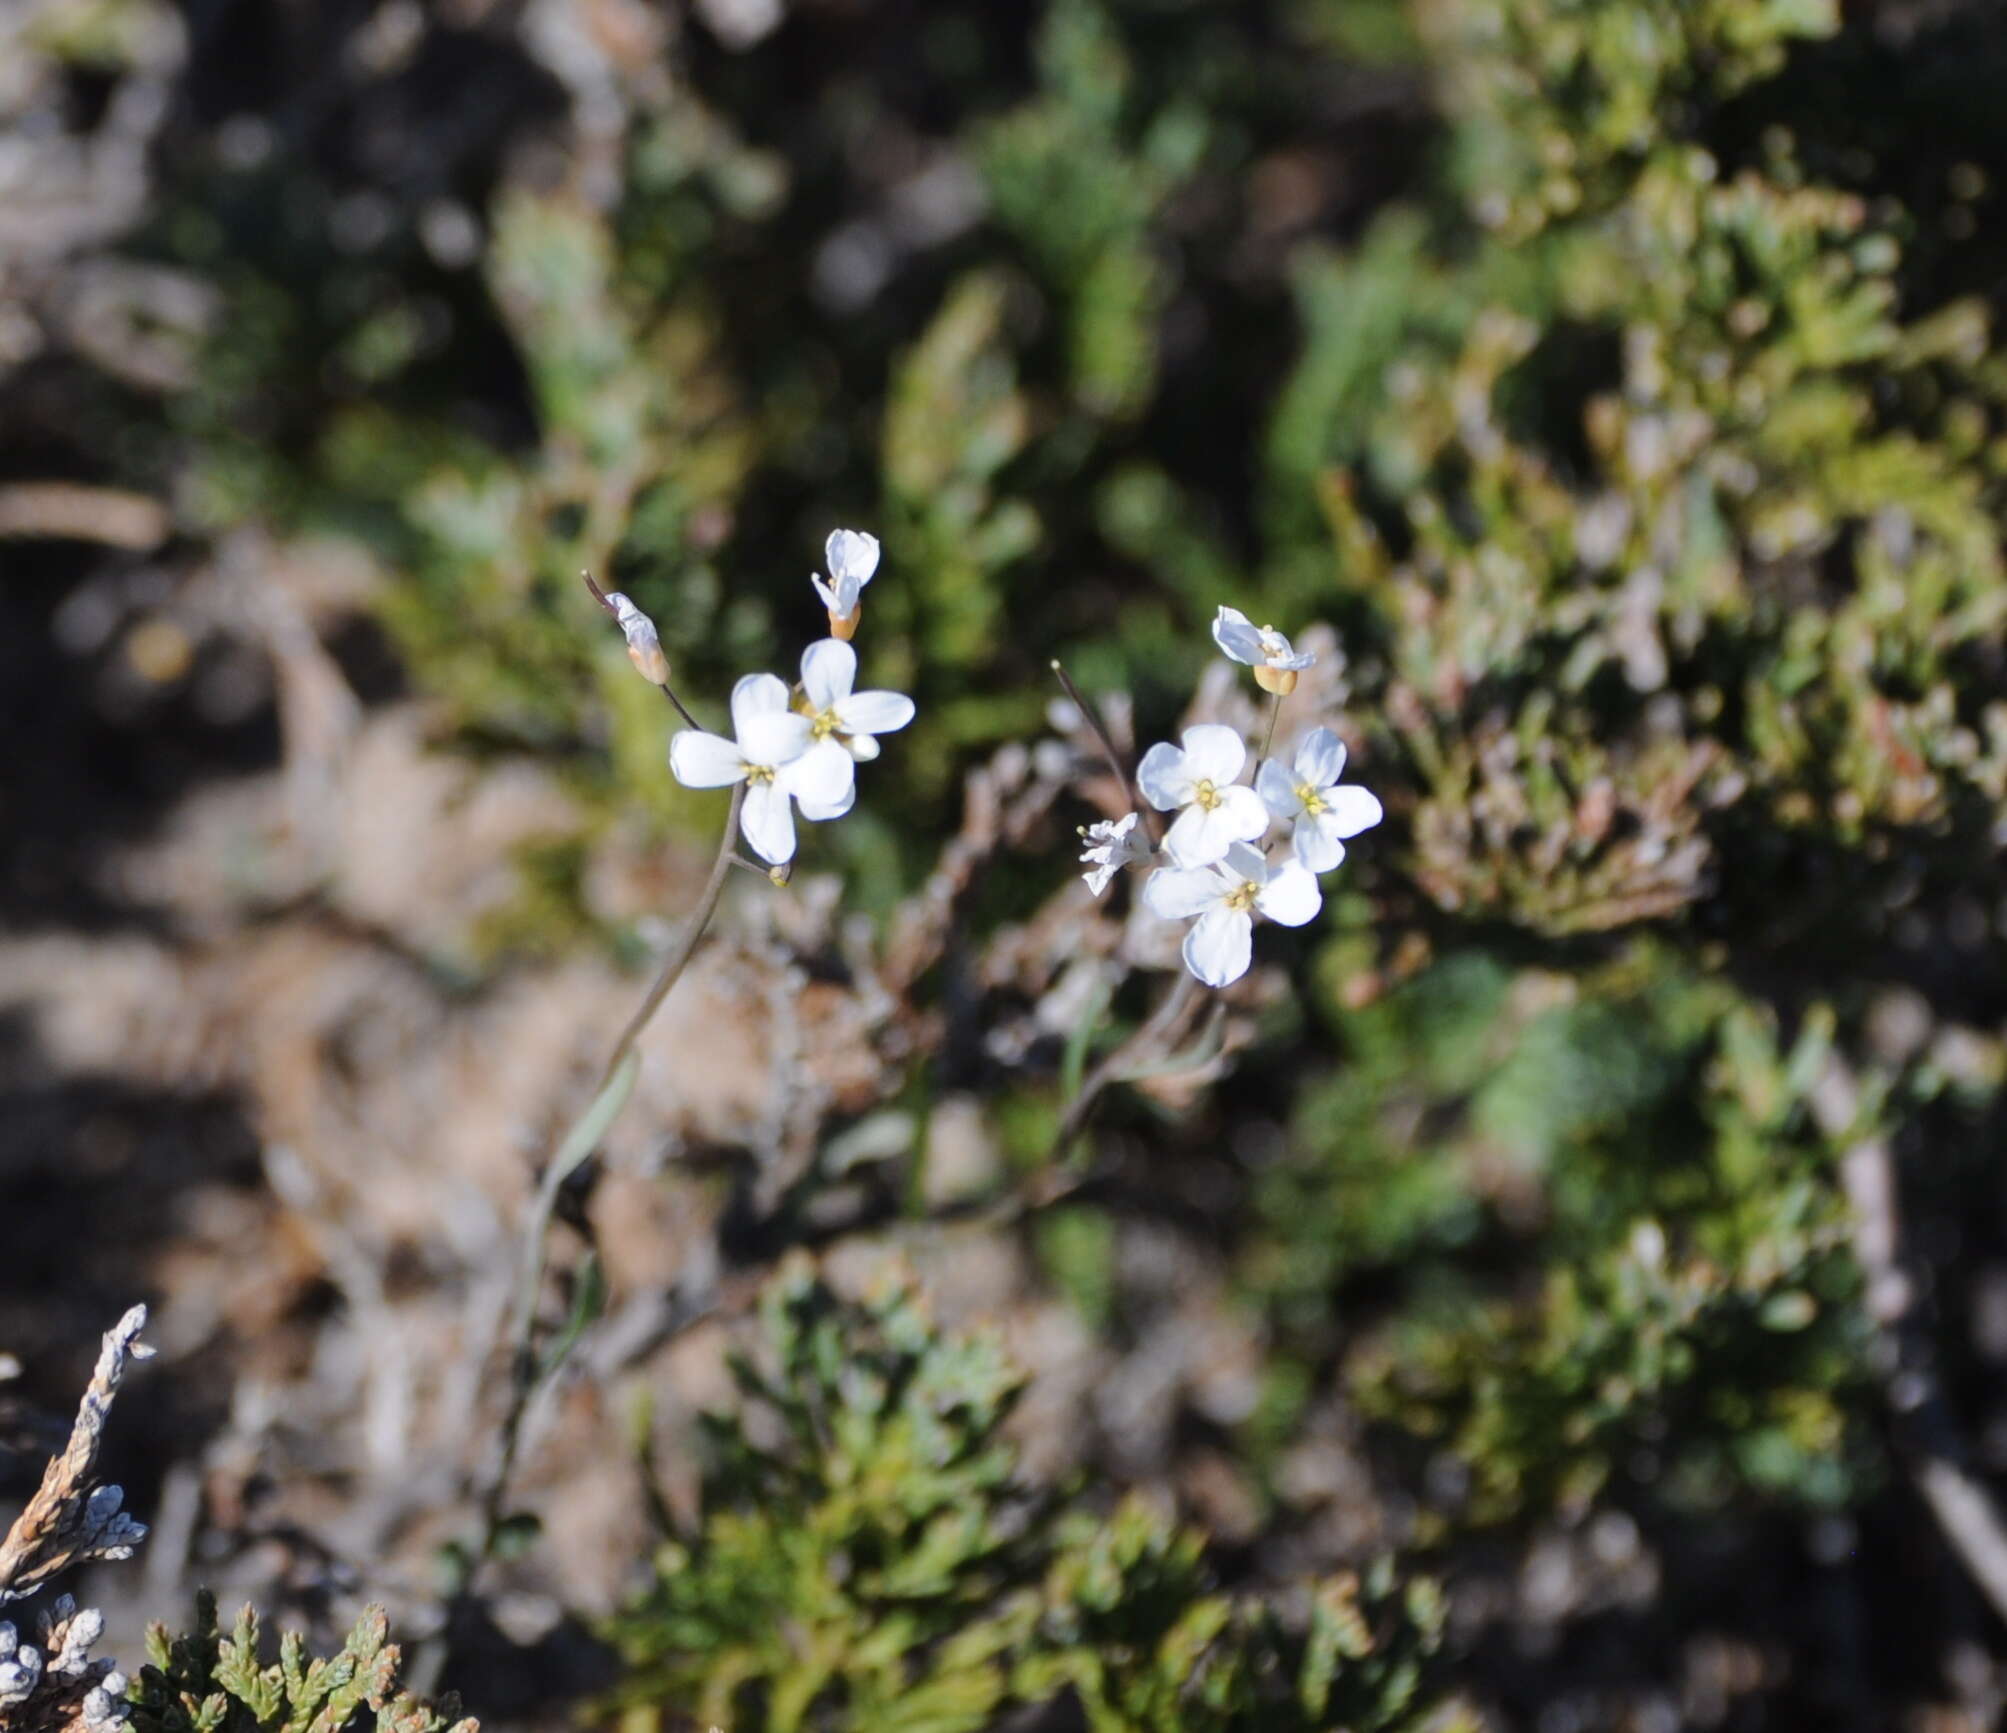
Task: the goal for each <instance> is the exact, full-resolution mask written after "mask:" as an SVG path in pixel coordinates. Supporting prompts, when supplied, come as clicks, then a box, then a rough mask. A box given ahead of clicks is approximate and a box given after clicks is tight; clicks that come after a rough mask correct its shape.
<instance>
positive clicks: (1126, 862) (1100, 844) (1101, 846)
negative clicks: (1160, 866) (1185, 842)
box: [1080, 812, 1157, 897]
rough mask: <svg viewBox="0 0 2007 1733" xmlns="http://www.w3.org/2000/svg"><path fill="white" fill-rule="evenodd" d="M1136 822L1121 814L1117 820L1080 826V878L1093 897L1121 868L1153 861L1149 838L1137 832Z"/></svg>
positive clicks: (1131, 815) (1135, 819)
mask: <svg viewBox="0 0 2007 1733" xmlns="http://www.w3.org/2000/svg"><path fill="white" fill-rule="evenodd" d="M1139 822H1140V821H1139V820H1138V818H1137V816H1136V814H1135V813H1133V812H1125V813H1124V814H1123V815H1122V816H1121V817H1120V818H1116V819H1106V818H1104V819H1102V820H1100V821H1099V822H1098V823H1095V824H1084V825H1082V826H1081V827H1080V842H1081V849H1080V859H1081V863H1082V864H1083V865H1084V866H1085V867H1086V868H1087V870H1086V871H1085V872H1084V873H1082V874H1081V875H1080V876H1081V877H1082V878H1084V879H1085V880H1086V881H1087V888H1088V890H1090V891H1091V892H1092V893H1093V894H1094V895H1095V896H1097V897H1098V896H1099V895H1100V894H1101V893H1102V892H1103V891H1105V890H1106V889H1107V888H1108V881H1109V880H1110V879H1112V878H1114V876H1115V875H1116V874H1117V873H1118V872H1120V871H1121V870H1122V869H1123V868H1124V867H1132V866H1148V865H1149V864H1150V862H1151V861H1153V860H1155V859H1156V858H1157V856H1156V851H1155V850H1154V849H1152V848H1151V847H1150V843H1149V839H1148V838H1147V837H1145V836H1144V835H1142V833H1141V832H1140V831H1139V830H1138V828H1137V826H1138V824H1139Z"/></svg>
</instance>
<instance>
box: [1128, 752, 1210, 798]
mask: <svg viewBox="0 0 2007 1733" xmlns="http://www.w3.org/2000/svg"><path fill="white" fill-rule="evenodd" d="M1194 780H1195V779H1194V778H1193V777H1192V776H1190V775H1189V774H1187V772H1186V770H1185V755H1184V754H1183V753H1182V752H1180V751H1179V750H1178V749H1177V748H1176V747H1175V746H1173V745H1172V744H1171V743H1170V742H1169V741H1168V740H1160V741H1158V742H1157V744H1156V745H1155V746H1153V747H1151V748H1150V750H1149V751H1148V752H1146V753H1144V754H1143V762H1142V763H1141V764H1139V765H1137V766H1136V786H1137V787H1138V788H1140V789H1142V791H1143V798H1144V799H1145V800H1147V801H1148V802H1149V803H1150V804H1151V805H1152V806H1154V807H1155V808H1156V809H1157V810H1158V811H1159V812H1169V811H1170V810H1171V808H1172V807H1174V806H1183V805H1184V804H1185V802H1186V801H1188V800H1190V799H1191V798H1192V783H1193V781H1194Z"/></svg>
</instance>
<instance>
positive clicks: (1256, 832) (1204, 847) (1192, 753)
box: [1136, 722, 1268, 867]
mask: <svg viewBox="0 0 2007 1733" xmlns="http://www.w3.org/2000/svg"><path fill="white" fill-rule="evenodd" d="M1180 739H1181V741H1182V744H1181V745H1178V746H1173V745H1171V744H1170V743H1169V742H1168V741H1160V742H1159V743H1158V744H1157V745H1155V746H1153V747H1151V748H1150V750H1149V751H1148V752H1146V753H1144V754H1143V762H1142V763H1141V764H1140V765H1138V766H1137V771H1136V780H1137V784H1138V786H1139V787H1140V788H1141V789H1142V791H1143V798H1144V799H1145V800H1147V801H1148V802H1149V803H1150V804H1151V805H1152V806H1154V807H1156V808H1157V810H1158V811H1160V812H1172V811H1175V812H1176V813H1177V814H1178V816H1177V817H1176V818H1175V819H1173V820H1172V821H1171V828H1170V831H1169V833H1168V834H1167V835H1166V836H1165V838H1164V847H1165V849H1166V850H1167V851H1168V853H1169V854H1170V856H1171V858H1172V859H1173V860H1174V861H1176V862H1177V864H1178V865H1179V866H1183V867H1200V866H1208V865H1210V864H1211V863H1212V862H1214V861H1216V860H1219V859H1221V858H1222V857H1223V856H1224V855H1225V854H1226V851H1227V849H1228V848H1229V847H1230V846H1231V845H1233V844H1234V843H1237V842H1247V841H1249V840H1251V839H1252V838H1255V837H1258V836H1260V835H1261V834H1262V832H1263V831H1265V830H1266V829H1267V828H1268V809H1267V807H1265V806H1264V805H1263V804H1262V800H1261V796H1260V795H1258V794H1257V793H1256V792H1255V791H1254V790H1253V789H1251V788H1247V787H1242V786H1239V785H1237V784H1236V782H1235V778H1237V777H1238V776H1239V775H1240V773H1241V769H1242V767H1243V766H1244V765H1245V764H1246V763H1247V742H1246V741H1244V740H1242V739H1241V737H1240V735H1239V734H1238V733H1236V732H1235V731H1234V730H1233V729H1231V728H1226V727H1223V726H1221V725H1220V724H1218V723H1214V722H1208V723H1201V724H1200V725H1199V726H1198V727H1196V728H1187V729H1186V730H1185V732H1184V734H1183V735H1182V736H1181V737H1180Z"/></svg>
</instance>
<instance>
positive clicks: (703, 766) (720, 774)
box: [669, 728, 746, 788]
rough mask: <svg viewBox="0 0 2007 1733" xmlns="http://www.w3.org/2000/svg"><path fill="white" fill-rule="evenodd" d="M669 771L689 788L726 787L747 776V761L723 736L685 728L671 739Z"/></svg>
mask: <svg viewBox="0 0 2007 1733" xmlns="http://www.w3.org/2000/svg"><path fill="white" fill-rule="evenodd" d="M669 769H670V771H671V773H672V774H673V775H674V776H675V778H676V780H677V781H678V782H680V783H682V785H683V786H684V787H685V788H725V787H728V786H730V785H731V784H732V783H734V782H737V781H738V780H739V779H740V778H741V777H742V776H744V775H745V774H746V760H745V755H744V754H743V753H741V752H740V751H739V749H738V747H737V746H736V745H734V744H733V743H732V742H731V741H729V740H726V739H724V738H723V737H722V736H720V735H716V734H706V733H704V732H703V731H702V730H701V729H696V728H684V729H681V730H679V731H678V732H677V733H675V734H673V735H672V736H670V739H669Z"/></svg>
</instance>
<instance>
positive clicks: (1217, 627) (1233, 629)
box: [1213, 608, 1263, 668]
mask: <svg viewBox="0 0 2007 1733" xmlns="http://www.w3.org/2000/svg"><path fill="white" fill-rule="evenodd" d="M1213 642H1214V643H1215V644H1217V645H1219V647H1220V649H1221V650H1222V651H1224V652H1225V653H1226V654H1227V655H1228V656H1230V657H1231V658H1232V659H1233V660H1234V661H1236V662H1245V663H1246V664H1247V665H1248V666H1249V667H1250V668H1253V667H1257V666H1259V664H1260V663H1261V662H1262V660H1263V657H1262V653H1261V634H1260V633H1259V632H1257V631H1256V630H1255V629H1254V627H1253V626H1252V625H1251V624H1250V623H1249V621H1248V617H1247V616H1246V615H1245V614H1243V613H1242V612H1241V611H1240V609H1238V608H1222V609H1220V611H1219V613H1218V614H1217V615H1215V616H1214V618H1213Z"/></svg>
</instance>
